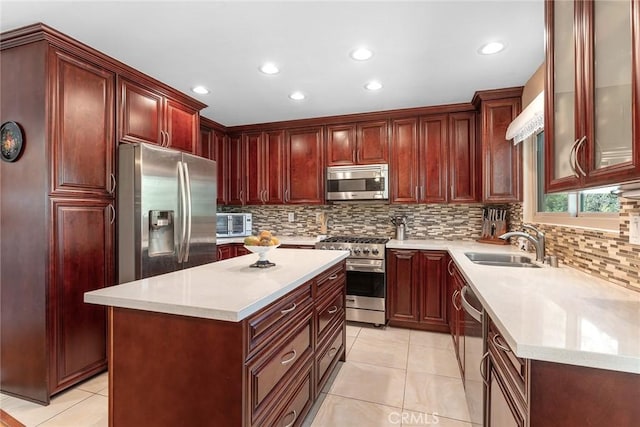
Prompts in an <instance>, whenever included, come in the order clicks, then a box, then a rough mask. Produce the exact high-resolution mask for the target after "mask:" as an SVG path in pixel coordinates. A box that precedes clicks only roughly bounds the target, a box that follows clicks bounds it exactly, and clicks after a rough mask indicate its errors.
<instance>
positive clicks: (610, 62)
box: [544, 0, 640, 192]
mask: <svg viewBox="0 0 640 427" xmlns="http://www.w3.org/2000/svg"><path fill="white" fill-rule="evenodd" d="M638 21H640V4H638V2H637V1H635V0H634V1H617V2H606V1H593V2H591V1H589V2H586V1H546V2H545V30H546V31H545V33H546V34H547V38H546V50H545V51H546V75H547V76H548V77H549V78H547V79H546V88H545V135H544V138H545V150H546V151H545V191H546V192H555V191H564V190H573V189H581V188H588V187H595V186H602V185H607V184H617V183H622V182H627V181H632V180H637V179H638V178H640V138H639V137H638V132H639V131H640V108H638V107H639V106H640V90H638V87H637V86H638V78H639V77H640V69H639V67H638V66H637V64H638V59H639V58H640V33H639V32H638V31H637V25H638Z"/></svg>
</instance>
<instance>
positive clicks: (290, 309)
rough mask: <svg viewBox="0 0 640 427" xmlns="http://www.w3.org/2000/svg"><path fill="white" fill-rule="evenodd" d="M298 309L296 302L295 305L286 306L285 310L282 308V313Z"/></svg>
mask: <svg viewBox="0 0 640 427" xmlns="http://www.w3.org/2000/svg"><path fill="white" fill-rule="evenodd" d="M295 309H296V303H295V302H294V303H293V305H292V306H291V307H289V308H285V309H284V310H280V314H287V313H291V312H292V311H293V310H295Z"/></svg>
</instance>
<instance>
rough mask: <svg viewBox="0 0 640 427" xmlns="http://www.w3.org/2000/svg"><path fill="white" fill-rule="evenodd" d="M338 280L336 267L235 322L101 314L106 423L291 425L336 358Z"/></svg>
mask: <svg viewBox="0 0 640 427" xmlns="http://www.w3.org/2000/svg"><path fill="white" fill-rule="evenodd" d="M345 277H346V265H345V262H344V261H343V262H341V263H339V264H337V265H335V266H333V267H330V268H329V269H327V270H325V271H324V272H322V273H320V274H318V275H317V276H316V277H314V278H313V279H311V280H309V281H308V282H306V283H304V284H302V285H301V286H299V287H297V288H296V289H294V290H293V291H291V292H289V293H288V294H286V295H284V296H283V297H281V298H279V299H278V300H276V301H275V302H273V303H271V304H270V305H268V306H267V307H265V308H263V309H261V310H259V311H258V312H256V313H254V314H252V315H251V316H249V317H248V318H246V319H244V320H243V321H241V322H227V321H218V320H210V319H203V318H195V317H188V316H179V315H170V314H162V313H153V312H146V311H141V310H129V309H123V308H115V307H111V308H109V324H110V328H111V337H110V338H111V339H110V343H111V345H110V369H109V381H110V396H109V399H110V402H109V422H110V425H125V426H128V425H156V426H171V425H225V426H238V427H240V426H242V427H253V426H264V427H272V426H282V427H294V426H300V425H301V424H302V422H303V421H304V419H305V417H306V415H307V413H308V412H309V409H310V408H311V406H312V405H313V403H314V402H315V399H316V397H317V396H318V394H319V393H320V391H321V390H322V387H323V386H324V385H325V384H326V381H327V379H328V378H329V377H330V375H331V373H332V371H333V370H334V368H335V366H336V364H337V363H338V361H339V360H345V347H346V346H345V340H346V336H345V330H346V327H345V311H344V299H345V293H346V290H345ZM141 366H143V367H144V369H141V368H140V367H141ZM167 366H174V367H179V368H177V369H167ZM141 393H145V399H143V400H140V399H139V396H140V395H141ZM135 396H138V398H136V397H135ZM176 401H179V402H180V404H179V405H176V404H175V402H176ZM171 402H173V403H171Z"/></svg>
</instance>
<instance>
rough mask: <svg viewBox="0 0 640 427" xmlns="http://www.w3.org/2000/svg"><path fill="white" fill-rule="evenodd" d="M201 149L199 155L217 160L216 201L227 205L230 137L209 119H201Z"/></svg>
mask: <svg viewBox="0 0 640 427" xmlns="http://www.w3.org/2000/svg"><path fill="white" fill-rule="evenodd" d="M200 123H201V126H200V151H199V153H198V154H199V155H200V156H202V157H205V158H207V159H210V160H215V162H216V168H217V178H218V179H217V183H216V187H217V193H216V199H217V200H216V203H217V204H218V205H226V204H227V203H228V201H229V196H228V194H229V188H228V177H229V138H228V137H227V135H226V134H225V133H224V132H223V131H221V130H219V129H217V128H216V127H215V126H216V124H214V123H213V122H211V121H210V120H208V119H204V118H201V119H200Z"/></svg>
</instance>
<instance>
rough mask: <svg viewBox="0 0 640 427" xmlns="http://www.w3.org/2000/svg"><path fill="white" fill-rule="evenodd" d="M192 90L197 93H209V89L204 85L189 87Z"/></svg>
mask: <svg viewBox="0 0 640 427" xmlns="http://www.w3.org/2000/svg"><path fill="white" fill-rule="evenodd" d="M191 91H192V92H195V93H198V94H200V95H206V94H208V93H209V89H207V88H206V87H204V86H195V87H193V88H191Z"/></svg>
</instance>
